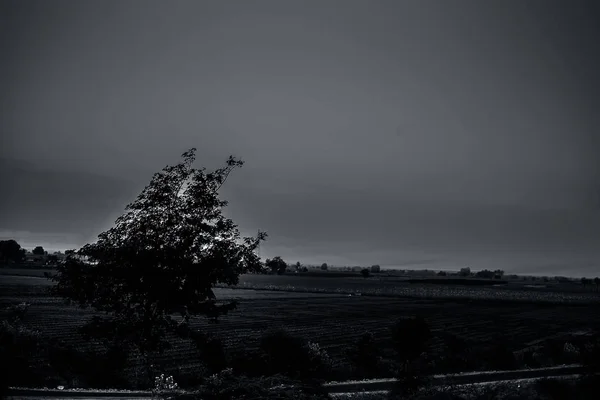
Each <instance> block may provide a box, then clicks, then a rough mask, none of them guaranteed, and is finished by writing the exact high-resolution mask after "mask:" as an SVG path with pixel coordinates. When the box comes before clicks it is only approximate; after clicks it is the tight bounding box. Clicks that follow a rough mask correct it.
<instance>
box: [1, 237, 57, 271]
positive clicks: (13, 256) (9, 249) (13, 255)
mask: <svg viewBox="0 0 600 400" xmlns="http://www.w3.org/2000/svg"><path fill="white" fill-rule="evenodd" d="M27 254H31V255H34V256H37V257H36V261H37V262H38V263H39V262H43V263H44V264H50V265H55V264H57V263H58V261H59V259H60V256H62V255H63V254H62V253H61V252H60V251H58V252H54V253H53V254H48V251H46V250H44V248H43V247H42V246H36V247H35V248H34V249H33V250H32V251H31V252H28V251H27V250H26V249H24V248H22V247H21V245H20V244H19V243H18V242H17V241H16V240H14V239H8V240H0V264H3V265H8V264H17V265H18V264H23V263H24V262H26V261H27Z"/></svg>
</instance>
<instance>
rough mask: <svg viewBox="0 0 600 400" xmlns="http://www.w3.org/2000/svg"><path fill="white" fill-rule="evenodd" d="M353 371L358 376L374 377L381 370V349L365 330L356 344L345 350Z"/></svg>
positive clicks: (371, 335)
mask: <svg viewBox="0 0 600 400" xmlns="http://www.w3.org/2000/svg"><path fill="white" fill-rule="evenodd" d="M346 356H347V357H348V359H349V361H350V363H351V364H352V367H353V372H354V374H355V375H356V377H358V378H374V377H377V376H379V375H380V372H381V370H382V357H381V351H380V349H379V348H378V347H377V343H376V342H375V337H374V336H373V334H372V333H371V332H365V333H364V334H363V335H362V336H361V337H360V338H359V339H358V341H357V342H356V344H355V345H354V346H353V347H352V348H350V349H348V350H347V351H346Z"/></svg>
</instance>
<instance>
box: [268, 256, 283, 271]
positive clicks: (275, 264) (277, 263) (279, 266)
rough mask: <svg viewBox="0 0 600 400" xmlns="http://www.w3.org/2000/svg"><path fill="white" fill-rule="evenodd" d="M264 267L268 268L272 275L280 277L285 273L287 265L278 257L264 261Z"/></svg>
mask: <svg viewBox="0 0 600 400" xmlns="http://www.w3.org/2000/svg"><path fill="white" fill-rule="evenodd" d="M265 265H266V266H267V268H269V269H270V270H271V271H272V272H273V273H274V274H277V275H282V274H284V273H285V270H286V269H287V263H286V262H285V261H283V259H282V258H281V257H279V256H277V257H273V259H268V258H267V259H266V260H265Z"/></svg>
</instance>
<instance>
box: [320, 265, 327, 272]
mask: <svg viewBox="0 0 600 400" xmlns="http://www.w3.org/2000/svg"><path fill="white" fill-rule="evenodd" d="M327 268H328V265H327V263H323V264H321V269H322V270H323V271H327Z"/></svg>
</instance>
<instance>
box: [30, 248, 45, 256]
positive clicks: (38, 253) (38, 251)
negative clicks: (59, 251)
mask: <svg viewBox="0 0 600 400" xmlns="http://www.w3.org/2000/svg"><path fill="white" fill-rule="evenodd" d="M31 253H33V254H35V255H36V256H43V255H44V248H43V247H42V246H37V247H36V248H35V249H33V250H32V251H31Z"/></svg>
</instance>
